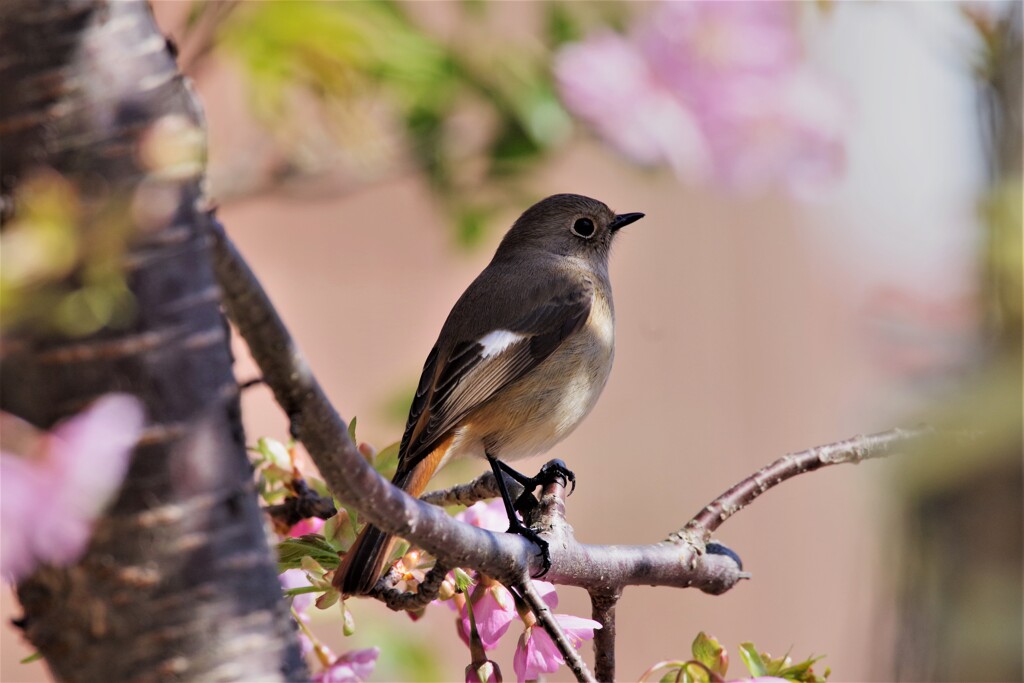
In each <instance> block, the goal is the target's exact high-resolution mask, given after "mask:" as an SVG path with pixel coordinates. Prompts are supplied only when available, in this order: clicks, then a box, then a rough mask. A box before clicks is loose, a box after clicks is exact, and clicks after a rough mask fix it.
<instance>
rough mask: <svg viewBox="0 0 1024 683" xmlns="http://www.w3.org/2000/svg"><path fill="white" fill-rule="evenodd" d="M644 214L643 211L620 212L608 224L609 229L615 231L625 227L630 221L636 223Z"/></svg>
mask: <svg viewBox="0 0 1024 683" xmlns="http://www.w3.org/2000/svg"><path fill="white" fill-rule="evenodd" d="M643 217H644V215H643V214H642V213H620V214H619V215H618V216H616V217H615V218H613V219H612V222H611V223H609V224H608V229H609V230H611V231H612V232H615V231H616V230H618V229H619V228H624V227H626V226H627V225H629V224H630V223H635V222H637V221H638V220H640V219H641V218H643Z"/></svg>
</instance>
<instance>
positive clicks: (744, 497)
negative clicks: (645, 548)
mask: <svg viewBox="0 0 1024 683" xmlns="http://www.w3.org/2000/svg"><path fill="white" fill-rule="evenodd" d="M934 433H935V430H934V429H933V428H931V427H928V426H921V427H915V428H913V429H890V430H889V431H886V432H881V433H879V434H871V435H868V436H855V437H853V438H850V439H845V440H843V441H837V442H835V443H831V444H826V445H824V446H816V447H815V448H810V449H808V450H806V451H800V452H799V453H791V454H789V455H784V456H782V457H781V458H779V459H778V460H776V461H775V462H773V463H772V464H770V465H768V466H767V467H762V468H761V469H760V470H758V471H757V472H755V473H754V474H752V475H751V476H749V477H747V478H746V479H744V480H743V481H741V482H739V483H738V484H736V485H735V486H733V487H732V488H730V489H729V490H728V491H726V492H725V493H723V494H722V495H720V496H719V497H718V498H715V499H714V500H713V501H711V502H710V503H708V504H707V505H706V506H704V509H702V510H701V511H700V512H698V513H697V514H696V515H694V517H693V519H691V520H690V521H689V522H687V523H686V526H684V527H683V528H682V529H679V530H678V531H674V532H672V534H670V535H669V540H670V541H673V542H679V541H682V540H688V541H691V542H692V541H694V540H697V539H699V541H702V542H706V541H708V540H709V539H710V538H711V534H712V533H714V532H715V530H716V529H718V527H720V526H722V523H724V522H725V520H727V519H729V518H730V517H732V516H733V515H734V514H736V513H737V512H739V511H740V510H742V509H743V508H745V507H746V506H747V505H749V504H750V503H751V502H752V501H754V500H755V499H756V498H758V497H759V496H760V495H761V494H762V493H764V492H766V491H768V490H769V489H771V488H773V487H775V486H778V485H779V484H781V483H782V482H784V481H786V480H787V479H792V478H793V477H795V476H797V475H798V474H803V473H805V472H813V471H814V470H816V469H819V468H821V467H827V466H829V465H840V464H842V463H854V464H856V463H859V462H861V461H862V460H869V459H871V458H880V457H884V456H887V455H891V454H892V453H893V452H894V451H896V450H897V449H899V448H904V447H906V446H907V444H909V443H910V442H911V441H914V440H917V439H920V438H921V437H924V436H929V435H933V434H934Z"/></svg>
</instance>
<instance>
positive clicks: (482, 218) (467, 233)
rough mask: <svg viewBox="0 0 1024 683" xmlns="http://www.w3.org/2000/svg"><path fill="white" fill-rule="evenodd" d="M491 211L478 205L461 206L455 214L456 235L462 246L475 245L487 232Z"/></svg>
mask: <svg viewBox="0 0 1024 683" xmlns="http://www.w3.org/2000/svg"><path fill="white" fill-rule="evenodd" d="M489 214H490V212H489V211H487V210H485V209H482V208H481V207H478V206H461V207H459V208H458V209H457V213H456V216H455V237H456V239H457V240H458V243H459V246H460V247H465V248H467V249H469V248H472V247H475V246H476V245H478V244H479V243H480V241H481V239H483V237H484V235H486V234H487V219H488V218H489Z"/></svg>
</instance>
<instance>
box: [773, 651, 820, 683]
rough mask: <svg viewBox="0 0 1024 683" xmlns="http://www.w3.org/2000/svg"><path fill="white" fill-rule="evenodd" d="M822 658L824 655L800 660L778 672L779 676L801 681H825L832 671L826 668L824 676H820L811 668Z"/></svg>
mask: <svg viewBox="0 0 1024 683" xmlns="http://www.w3.org/2000/svg"><path fill="white" fill-rule="evenodd" d="M822 659H823V657H813V656H812V657H808V658H807V659H805V660H804V661H802V662H798V663H796V664H793V665H792V666H789V667H786V668H784V669H782V670H781V671H780V672H779V673H778V676H779V678H785V679H786V680H789V681H799V682H800V683H825V680H826V679H827V678H828V675H829V674H830V673H831V671H830V670H829V669H826V670H825V675H824V676H818V675H817V674H815V673H814V670H813V669H812V668H811V667H812V666H813V665H814V664H815V663H816V662H819V661H821V660H822Z"/></svg>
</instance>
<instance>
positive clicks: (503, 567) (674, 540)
mask: <svg viewBox="0 0 1024 683" xmlns="http://www.w3.org/2000/svg"><path fill="white" fill-rule="evenodd" d="M209 224H210V226H209V227H210V234H211V236H212V238H213V247H214V256H215V258H214V265H215V269H216V273H217V278H218V280H219V282H220V285H221V288H222V289H223V293H224V305H225V308H226V310H227V313H228V316H229V317H230V318H231V320H232V321H233V322H234V323H235V325H236V326H237V327H238V330H239V332H240V334H241V335H242V337H243V338H244V339H245V341H246V343H247V344H248V346H249V349H250V351H251V352H252V356H253V358H254V359H255V361H256V363H257V365H258V366H259V367H260V370H261V372H262V373H263V377H264V379H265V380H266V383H267V385H268V386H269V387H270V388H271V390H272V391H273V392H274V396H275V398H276V399H277V402H278V403H279V404H280V406H281V407H282V409H283V410H284V411H285V412H286V414H287V415H288V416H289V418H290V420H291V428H292V433H293V435H294V436H295V438H297V439H298V440H300V441H302V443H303V444H304V445H305V447H306V450H307V451H308V452H309V454H310V456H311V457H312V459H313V461H314V463H315V464H316V466H317V467H318V468H319V470H320V473H321V474H322V475H323V477H324V480H325V481H326V483H327V485H328V487H329V488H330V490H331V493H332V494H334V495H335V496H336V497H337V498H339V499H341V500H344V501H346V502H347V503H348V504H350V505H352V506H353V507H355V508H356V509H357V510H358V511H359V513H360V514H361V515H363V516H364V517H365V518H366V519H367V520H368V521H369V522H371V523H372V524H374V525H375V526H377V527H379V528H381V529H383V530H384V531H387V532H389V533H393V534H395V535H397V536H400V537H402V538H405V539H406V540H408V541H409V542H410V543H413V544H415V545H416V546H418V547H420V548H422V549H423V550H425V551H427V552H428V553H430V554H431V555H433V556H434V557H436V558H437V561H438V562H439V563H441V566H442V567H444V566H451V567H465V568H470V569H474V570H476V571H479V572H481V573H483V574H486V575H488V576H491V577H493V578H495V579H496V580H498V581H500V582H501V583H503V584H505V585H506V586H522V587H524V588H523V597H524V598H525V599H527V601H528V602H529V603H530V605H531V607H532V608H533V609H534V613H535V614H536V616H537V619H538V621H539V622H540V623H542V624H543V625H544V627H545V628H546V630H547V631H548V633H549V634H551V635H552V638H553V639H554V640H555V642H556V643H557V642H559V641H558V634H559V633H560V629H559V628H558V625H557V623H555V622H554V619H553V618H551V617H550V614H549V613H548V614H547V616H545V610H544V605H543V601H541V602H539V603H538V602H537V601H536V600H531V599H530V597H529V596H530V594H531V587H530V585H529V581H528V577H529V576H531V575H534V574H536V573H537V572H538V571H539V570H540V568H541V567H540V560H539V553H538V549H537V548H536V547H535V546H534V545H533V543H531V542H530V541H528V540H526V539H525V538H523V537H521V536H518V535H513V534H504V533H492V532H489V531H486V530H483V529H479V528H476V527H473V526H470V525H468V524H464V523H462V522H459V521H457V520H455V519H453V518H452V517H450V516H449V515H448V514H446V513H445V512H444V510H442V509H440V508H438V507H437V505H447V504H451V503H459V504H470V503H472V502H475V501H477V500H482V499H484V498H489V497H493V496H494V494H495V493H496V488H497V487H496V486H495V481H494V478H493V476H491V475H489V474H487V475H483V476H481V477H478V478H477V479H476V480H474V481H473V482H470V483H469V484H465V485H461V486H457V487H454V488H452V489H448V490H447V491H441V492H435V493H430V494H427V495H426V496H424V500H423V501H421V500H416V499H414V498H412V497H411V496H409V495H408V494H406V493H405V492H404V491H402V490H401V489H399V488H397V487H395V486H392V485H391V483H390V482H388V481H387V480H386V479H384V478H383V477H381V476H380V475H379V474H378V473H377V472H376V471H375V470H374V469H373V468H372V467H371V466H370V465H369V464H368V463H367V462H366V460H365V458H363V456H362V455H361V454H360V453H359V451H358V450H357V449H356V446H355V444H354V443H353V442H352V440H351V439H350V438H349V435H348V430H347V425H346V424H345V421H344V420H342V419H341V417H340V416H339V415H338V413H337V412H336V411H335V409H334V407H333V406H332V405H331V403H330V401H329V400H328V399H327V397H326V395H325V394H324V392H323V390H322V389H321V387H320V385H319V383H318V382H317V380H316V378H315V377H314V376H313V374H312V372H311V371H310V369H309V367H308V366H307V365H306V362H305V360H304V359H303V357H302V354H301V353H300V352H299V350H298V348H297V347H296V345H295V343H294V341H293V340H292V338H291V336H290V335H289V333H288V330H287V328H286V327H285V325H284V323H283V322H282V321H281V318H280V316H279V315H278V314H277V312H276V310H275V309H274V307H273V304H272V303H271V302H270V299H269V297H268V296H267V294H266V292H264V290H263V288H262V286H261V285H260V284H259V281H258V280H257V279H256V277H255V275H254V274H253V273H252V271H251V270H250V269H249V267H248V265H247V264H246V263H245V261H244V260H243V259H242V257H241V256H240V255H239V254H238V252H237V250H236V249H235V247H234V245H233V244H232V243H231V241H230V240H229V239H228V237H227V235H226V234H225V233H224V230H223V228H222V227H221V226H220V224H219V223H217V222H216V221H215V220H214V219H213V218H212V217H210V220H209ZM930 432H931V430H929V429H927V428H919V429H914V430H893V431H891V432H885V433H883V434H878V435H874V436H867V437H855V438H853V439H849V440H847V441H842V442H839V443H836V444H831V445H828V446H821V447H818V448H814V449H811V450H809V451H804V452H802V453H797V454H794V455H788V456H785V457H783V458H781V459H779V460H778V461H776V462H775V463H772V464H771V465H769V466H768V467H766V468H764V469H762V470H760V471H759V472H758V473H756V474H754V475H752V476H751V477H748V478H747V479H745V480H744V481H742V482H740V483H739V484H737V485H736V486H734V487H733V488H731V489H729V490H728V491H727V492H726V493H724V494H723V495H722V496H720V497H719V498H717V499H715V500H714V501H712V503H710V504H709V505H707V506H706V507H705V508H704V509H703V510H701V512H700V513H698V514H697V516H696V517H694V519H693V520H691V521H690V522H689V523H688V524H687V525H686V526H684V527H683V528H682V529H680V530H678V531H675V532H673V533H672V534H670V536H669V538H668V540H666V541H662V542H659V543H651V544H645V545H589V544H584V543H580V542H578V541H577V540H576V538H575V535H574V534H573V531H572V527H570V526H569V524H568V523H567V522H566V519H565V501H564V490H563V489H562V487H561V486H559V485H558V484H552V485H549V486H548V487H545V489H544V491H543V492H542V496H541V500H540V503H539V505H538V506H537V507H536V508H535V509H534V510H533V511H531V514H530V515H529V516H528V519H527V520H526V521H527V523H528V524H530V525H531V526H532V528H534V529H535V530H537V531H538V533H540V534H541V536H542V537H543V538H544V539H545V540H546V541H547V542H548V543H549V546H550V557H551V568H550V570H549V571H548V573H547V575H546V576H545V578H546V579H547V580H548V581H551V582H552V583H555V584H560V585H569V586H579V587H581V588H585V589H587V590H588V591H589V592H590V594H591V596H592V599H593V596H599V598H598V599H597V600H595V603H594V604H595V612H594V613H595V615H598V619H599V620H601V621H602V623H603V624H605V625H606V628H607V629H608V631H607V633H605V634H603V635H602V636H601V637H600V638H598V639H596V640H595V643H596V645H597V647H598V653H597V661H598V665H599V669H598V670H599V675H600V677H601V678H602V679H606V678H607V679H611V678H612V677H613V676H614V651H613V649H612V646H613V642H614V604H615V599H617V596H618V595H620V594H621V591H622V589H623V587H625V586H629V585H648V586H674V587H677V588H689V587H695V588H699V589H700V590H702V591H704V592H705V593H710V594H714V595H717V594H720V593H724V592H725V591H727V590H729V589H730V588H732V587H733V586H734V585H736V583H737V582H739V581H740V580H741V579H743V578H745V577H746V575H745V574H744V573H743V572H742V571H741V570H740V568H739V566H738V565H737V564H736V562H735V561H734V560H733V559H732V558H730V557H728V556H725V555H716V554H709V553H706V552H704V549H705V543H706V541H707V540H708V539H709V538H710V536H711V534H712V533H713V532H714V531H715V530H716V529H717V528H718V527H719V526H720V525H721V524H722V523H723V522H724V521H725V520H726V519H728V518H729V517H730V516H731V515H733V514H735V513H736V512H737V511H739V510H740V509H742V508H743V507H744V506H745V505H747V504H749V503H750V502H751V501H753V500H754V499H755V498H757V497H758V496H759V495H761V494H762V493H764V492H765V491H767V490H768V489H770V488H772V487H773V486H776V485H778V484H780V483H782V482H783V481H785V480H786V479H789V478H791V477H793V476H796V475H797V474H802V473H804V472H809V471H812V470H814V469H818V468H819V467H823V466H825V465H834V464H839V463H844V462H859V461H860V460H863V459H866V458H874V457H881V456H884V455H888V454H890V453H891V452H893V451H895V450H896V449H897V448H898V447H899V446H900V445H902V444H905V443H907V442H908V441H910V440H911V439H915V438H918V437H920V436H922V435H924V434H926V433H930ZM435 578H437V577H435ZM426 594H427V593H424V595H426ZM612 596H614V599H613V597H612ZM391 597H392V598H393V599H394V600H393V601H394V602H395V603H396V604H398V603H403V602H406V601H408V600H415V598H409V597H403V596H391ZM549 622H550V623H549ZM562 640H563V645H564V644H565V643H564V636H563V638H562ZM563 655H564V656H565V659H566V661H567V662H568V663H569V664H570V666H571V667H572V668H573V671H574V672H575V673H576V675H577V678H578V679H579V680H593V678H592V676H591V674H590V673H589V672H588V671H587V669H586V666H585V665H584V664H583V663H582V659H581V658H579V655H578V653H577V652H576V651H575V650H574V649H572V648H568V649H567V650H566V651H564V652H563Z"/></svg>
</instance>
